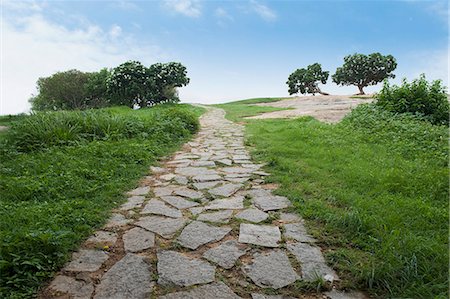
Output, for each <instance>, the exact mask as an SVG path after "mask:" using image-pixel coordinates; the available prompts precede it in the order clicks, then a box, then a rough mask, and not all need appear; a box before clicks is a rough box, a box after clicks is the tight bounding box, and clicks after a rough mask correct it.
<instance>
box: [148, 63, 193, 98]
mask: <svg viewBox="0 0 450 299" xmlns="http://www.w3.org/2000/svg"><path fill="white" fill-rule="evenodd" d="M148 74H149V77H150V78H151V80H152V81H153V84H152V87H153V88H154V89H153V90H152V99H151V100H152V101H151V103H148V104H150V105H152V104H157V103H166V102H174V103H176V102H178V101H179V98H178V94H177V91H176V88H177V87H182V86H186V85H187V84H189V81H190V80H189V78H188V77H187V71H186V67H185V66H183V65H182V64H181V63H178V62H169V63H155V64H153V65H151V66H150V67H149V68H148Z"/></svg>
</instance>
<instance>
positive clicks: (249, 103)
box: [213, 98, 289, 122]
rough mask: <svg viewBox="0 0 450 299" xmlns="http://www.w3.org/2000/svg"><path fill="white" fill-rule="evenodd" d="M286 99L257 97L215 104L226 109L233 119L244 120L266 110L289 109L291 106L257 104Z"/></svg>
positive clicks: (229, 116) (228, 116)
mask: <svg viewBox="0 0 450 299" xmlns="http://www.w3.org/2000/svg"><path fill="white" fill-rule="evenodd" d="M281 100H284V98H255V99H248V100H242V101H237V102H231V103H225V104H218V105H213V106H215V107H218V108H223V109H226V111H227V118H228V119H229V120H231V121H236V122H237V121H243V119H244V118H245V117H249V116H255V115H259V114H262V113H265V112H273V111H281V110H289V108H277V107H268V106H255V105H253V104H258V103H270V102H277V101H281Z"/></svg>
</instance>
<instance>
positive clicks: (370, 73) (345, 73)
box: [332, 53, 397, 95]
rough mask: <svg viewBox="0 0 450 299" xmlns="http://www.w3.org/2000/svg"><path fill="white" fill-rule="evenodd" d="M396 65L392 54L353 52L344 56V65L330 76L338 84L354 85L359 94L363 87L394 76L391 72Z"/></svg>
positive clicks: (361, 92) (361, 93)
mask: <svg viewBox="0 0 450 299" xmlns="http://www.w3.org/2000/svg"><path fill="white" fill-rule="evenodd" d="M396 67H397V62H396V60H395V58H394V57H393V56H392V55H387V56H383V55H381V54H380V53H372V54H370V55H364V54H353V55H348V56H346V57H344V65H343V66H342V67H338V68H337V69H336V73H335V74H334V75H333V76H332V78H333V82H335V83H336V84H338V85H356V86H357V87H358V89H359V94H360V95H363V94H365V93H364V90H363V88H364V87H367V86H369V85H376V84H378V83H380V82H382V81H383V80H384V79H387V78H395V75H394V74H392V72H393V71H394V70H395V69H396Z"/></svg>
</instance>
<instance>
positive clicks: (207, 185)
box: [193, 181, 223, 190]
mask: <svg viewBox="0 0 450 299" xmlns="http://www.w3.org/2000/svg"><path fill="white" fill-rule="evenodd" d="M220 183H223V181H212V182H204V183H194V184H193V185H194V187H195V189H197V190H204V189H210V188H213V187H215V186H217V185H218V184H220Z"/></svg>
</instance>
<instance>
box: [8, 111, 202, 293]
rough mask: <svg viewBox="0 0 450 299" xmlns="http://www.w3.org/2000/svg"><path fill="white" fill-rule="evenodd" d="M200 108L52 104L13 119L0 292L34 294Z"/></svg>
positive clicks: (188, 127)
mask: <svg viewBox="0 0 450 299" xmlns="http://www.w3.org/2000/svg"><path fill="white" fill-rule="evenodd" d="M201 110H202V109H200V108H196V107H192V106H189V105H172V106H158V107H154V108H149V109H143V110H139V111H133V110H131V109H129V108H112V109H106V110H97V111H91V112H88V113H86V114H85V113H79V112H70V113H67V112H58V113H54V114H53V113H52V114H42V115H35V116H30V117H29V118H26V119H24V120H23V122H21V123H17V125H14V126H13V128H12V129H11V132H8V134H9V133H11V134H12V135H11V136H9V137H8V140H9V142H8V143H7V144H5V143H2V144H0V273H1V275H0V298H30V297H33V296H34V294H35V292H36V290H37V288H38V287H39V286H40V285H41V284H42V283H43V282H44V281H45V280H47V279H49V278H50V277H52V275H53V274H54V272H55V271H57V270H58V269H59V268H60V267H61V266H62V265H63V264H64V262H65V261H66V260H67V258H68V254H69V253H70V251H71V250H74V249H76V248H77V246H78V245H79V244H80V243H81V242H82V241H83V240H84V239H85V238H86V237H87V236H88V235H90V234H91V233H92V232H93V230H94V229H96V228H99V227H100V226H101V225H102V224H103V223H104V222H105V220H106V219H107V217H108V216H109V214H110V210H111V209H112V208H114V207H117V206H118V205H119V204H120V203H121V202H123V200H124V194H123V193H124V191H126V190H129V189H131V188H133V187H135V186H136V183H137V180H138V179H139V178H140V177H142V176H143V175H144V174H145V173H146V172H147V171H148V166H149V165H150V164H155V163H156V160H157V159H158V158H159V157H161V156H165V155H167V154H169V153H170V152H172V151H174V150H175V149H176V148H177V147H178V146H179V145H180V144H181V143H182V142H184V141H186V140H187V139H188V138H189V137H190V136H191V135H192V134H193V133H194V132H195V131H196V128H197V127H198V122H197V116H198V115H199V114H201ZM96 116H98V119H95V118H96ZM108 117H109V119H108ZM130 119H131V120H130ZM44 120H47V122H44ZM68 124H70V125H71V126H74V127H76V128H77V129H76V130H75V129H71V127H70V126H68ZM130 124H131V125H132V126H131V127H129V125H130ZM33 128H36V129H37V130H38V132H39V133H34V132H32V129H33ZM20 132H22V133H24V134H29V135H27V136H28V140H27V139H26V138H23V137H22V136H21V135H20ZM49 132H65V133H60V134H59V135H57V137H52V136H51V135H50V133H49ZM67 132H72V133H67ZM73 132H76V133H73ZM66 136H69V137H66ZM100 136H102V137H100ZM69 141H70V142H69ZM15 146H17V148H16V147H15Z"/></svg>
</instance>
